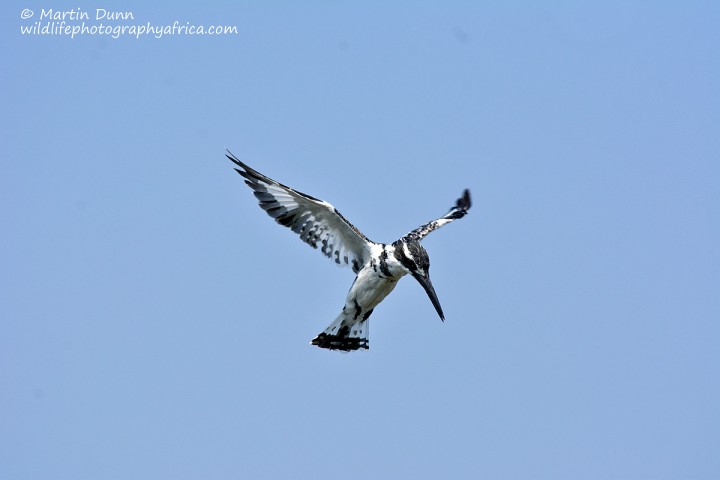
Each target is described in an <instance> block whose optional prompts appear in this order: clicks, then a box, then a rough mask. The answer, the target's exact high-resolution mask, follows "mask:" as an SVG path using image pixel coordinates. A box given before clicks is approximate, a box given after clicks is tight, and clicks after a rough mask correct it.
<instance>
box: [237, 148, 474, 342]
mask: <svg viewBox="0 0 720 480" xmlns="http://www.w3.org/2000/svg"><path fill="white" fill-rule="evenodd" d="M226 157H227V158H228V159H229V160H230V161H232V162H233V163H234V167H235V171H237V172H238V173H239V174H240V175H241V176H242V177H243V178H244V179H245V183H246V184H247V186H249V187H250V188H251V189H252V190H253V191H254V195H255V197H257V199H258V201H259V204H260V207H261V208H262V209H263V210H265V212H267V214H268V215H270V217H272V218H274V219H275V221H276V222H277V223H279V224H280V225H283V226H285V227H288V228H290V229H291V230H292V231H293V232H295V233H296V234H298V235H299V236H300V239H301V240H302V241H303V242H305V243H307V244H309V245H310V246H311V247H313V248H315V249H320V251H321V252H322V254H323V255H325V256H326V257H329V258H330V259H332V260H333V261H334V262H335V263H336V264H338V265H346V266H349V267H350V268H352V271H353V272H354V273H355V275H356V276H355V280H353V283H352V286H351V287H350V291H349V292H348V294H347V298H346V299H345V304H344V305H343V307H342V311H341V312H340V314H339V315H338V316H337V318H335V320H334V321H333V322H332V323H331V324H330V325H329V326H328V327H327V328H326V329H325V330H323V331H322V332H320V333H319V334H318V335H317V336H316V337H315V338H313V339H312V341H311V342H310V344H311V345H316V346H318V347H320V348H325V349H328V350H338V351H341V352H350V351H355V350H361V349H362V350H367V349H369V348H370V344H369V334H370V331H369V318H370V315H371V314H372V313H373V311H374V309H375V307H376V306H377V305H378V304H379V303H380V302H381V301H383V300H384V299H385V297H386V296H387V295H388V294H389V293H390V292H392V291H393V289H394V288H395V286H396V285H397V282H398V280H400V279H401V278H402V277H404V276H405V275H411V276H412V277H413V278H414V279H415V280H417V282H418V283H419V284H420V285H421V286H422V288H423V289H424V290H425V292H426V293H427V295H428V297H429V298H430V301H431V302H432V304H433V306H434V307H435V310H436V312H437V314H438V315H439V316H440V319H441V320H442V321H443V322H444V321H445V315H444V313H443V310H442V307H441V306H440V301H439V300H438V297H437V294H436V293H435V288H434V287H433V284H432V282H431V281H430V259H429V257H428V254H427V251H426V250H425V248H423V246H422V245H421V244H420V241H421V240H422V239H423V238H424V237H425V236H426V235H427V234H429V233H430V232H433V231H434V230H436V229H438V228H440V227H442V226H443V225H446V224H448V223H450V222H453V221H455V220H458V219H460V218H463V217H464V216H465V215H466V214H467V213H468V210H469V209H470V205H471V202H470V190H468V189H465V190H464V191H463V193H462V195H461V196H460V198H458V199H457V201H456V202H455V205H454V206H453V207H452V208H450V210H449V211H448V213H446V214H445V215H443V216H442V217H440V218H437V219H435V220H432V221H430V222H428V223H426V224H424V225H422V226H420V227H418V228H416V229H415V230H412V231H411V232H409V233H408V234H406V235H404V236H403V237H401V238H400V239H398V240H396V241H394V242H392V243H376V242H373V241H371V240H369V239H368V238H367V237H366V236H365V235H364V234H363V233H362V232H361V231H360V230H358V229H357V228H356V227H355V226H354V225H353V224H352V223H350V222H349V221H348V220H347V219H346V218H345V217H344V216H343V215H342V214H341V213H340V212H339V211H338V210H337V209H336V208H335V207H334V206H332V205H331V204H330V203H328V202H326V201H323V200H320V199H318V198H315V197H312V196H310V195H307V194H305V193H302V192H300V191H298V190H295V189H293V188H290V187H288V186H286V185H283V184H282V183H280V182H277V181H275V180H273V179H271V178H270V177H267V176H265V175H263V174H262V173H260V172H258V171H257V170H255V169H253V168H251V167H250V166H248V165H247V164H245V163H243V162H242V161H240V160H239V159H238V158H237V157H236V156H235V155H233V154H232V153H231V152H230V151H229V150H228V151H227V153H226Z"/></svg>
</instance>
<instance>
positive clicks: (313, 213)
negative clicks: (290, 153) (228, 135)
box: [226, 151, 373, 273]
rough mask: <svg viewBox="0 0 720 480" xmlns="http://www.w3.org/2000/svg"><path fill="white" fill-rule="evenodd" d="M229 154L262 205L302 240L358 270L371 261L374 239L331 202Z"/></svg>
mask: <svg viewBox="0 0 720 480" xmlns="http://www.w3.org/2000/svg"><path fill="white" fill-rule="evenodd" d="M226 156H227V157H228V159H230V160H231V161H232V162H233V163H235V165H237V167H239V168H236V169H235V171H237V172H238V173H239V174H240V175H242V176H243V178H245V183H246V184H247V185H248V186H249V187H250V188H252V189H253V190H254V192H253V193H254V194H255V197H257V199H258V203H259V205H260V208H262V209H263V210H265V211H266V212H267V214H268V215H270V216H271V217H272V218H274V219H275V221H276V222H277V223H279V224H280V225H283V226H286V227H288V228H290V229H291V230H292V231H293V232H295V233H297V234H298V235H299V236H300V240H302V241H303V242H305V243H307V244H308V245H310V246H311V247H313V248H320V251H321V252H322V253H323V255H325V256H326V257H328V258H331V259H332V260H333V261H334V262H335V263H337V264H339V265H349V266H350V267H351V268H352V269H353V271H354V272H355V273H357V272H358V271H360V269H361V268H362V266H363V265H364V264H365V262H366V261H368V260H369V258H370V247H371V245H372V244H373V242H372V241H370V240H368V238H367V237H366V236H365V235H363V234H362V232H360V230H358V229H357V228H355V226H354V225H353V224H351V223H350V222H348V221H347V219H345V217H343V216H342V215H341V214H340V212H338V211H337V209H336V208H335V207H333V206H332V205H331V204H329V203H328V202H325V201H323V200H320V199H317V198H315V197H312V196H310V195H307V194H305V193H302V192H299V191H297V190H294V189H292V188H290V187H288V186H286V185H283V184H282V183H279V182H276V181H275V180H273V179H271V178H269V177H266V176H265V175H263V174H262V173H260V172H258V171H257V170H254V169H252V168H250V167H249V166H247V165H246V164H244V163H243V162H241V161H240V160H238V158H237V157H236V156H235V155H233V154H232V153H230V152H229V151H228V152H227V154H226Z"/></svg>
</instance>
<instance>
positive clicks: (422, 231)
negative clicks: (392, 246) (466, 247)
mask: <svg viewBox="0 0 720 480" xmlns="http://www.w3.org/2000/svg"><path fill="white" fill-rule="evenodd" d="M470 205H471V203H470V190H468V189H465V191H464V192H463V194H462V197H460V198H458V199H457V201H456V202H455V206H454V207H452V208H451V209H450V211H449V212H448V213H446V214H445V215H443V216H442V217H440V218H438V219H437V220H433V221H432V222H428V223H426V224H425V225H423V226H421V227H418V228H416V229H415V230H413V231H412V232H410V233H408V234H407V235H405V236H406V237H414V238H415V239H417V240H422V238H423V237H424V236H425V235H427V234H428V233H430V232H432V231H433V230H437V229H438V228H440V227H442V226H443V225H445V224H448V223H450V222H452V221H453V220H457V219H458V218H462V217H464V216H465V215H466V214H467V213H468V210H470Z"/></svg>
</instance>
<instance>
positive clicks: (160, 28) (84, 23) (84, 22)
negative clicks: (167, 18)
mask: <svg viewBox="0 0 720 480" xmlns="http://www.w3.org/2000/svg"><path fill="white" fill-rule="evenodd" d="M20 19H21V20H22V21H24V23H23V24H21V25H20V34H21V35H28V36H36V35H37V36H45V35H48V36H53V35H56V36H67V37H70V38H75V37H78V36H85V35H90V36H93V35H103V36H109V37H111V38H120V37H123V36H129V37H135V38H141V37H154V38H163V37H164V36H172V35H176V36H177V35H237V33H238V29H237V26H234V25H196V24H193V23H192V22H189V21H186V22H181V21H179V20H174V21H172V22H171V23H167V24H156V23H153V22H139V21H137V20H136V15H135V13H134V12H132V11H127V10H126V11H120V10H109V9H106V8H96V9H92V10H83V9H80V8H73V9H70V10H58V9H53V8H42V9H40V10H39V11H37V10H35V11H33V10H30V9H29V8H26V9H24V10H23V11H22V12H20Z"/></svg>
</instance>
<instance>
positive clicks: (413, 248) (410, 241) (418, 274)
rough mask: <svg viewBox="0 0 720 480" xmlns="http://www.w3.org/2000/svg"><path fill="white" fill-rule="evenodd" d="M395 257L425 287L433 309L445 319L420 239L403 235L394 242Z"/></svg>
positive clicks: (428, 258)
mask: <svg viewBox="0 0 720 480" xmlns="http://www.w3.org/2000/svg"><path fill="white" fill-rule="evenodd" d="M394 247H395V258H397V259H398V261H399V262H400V263H401V264H402V266H403V267H405V268H406V269H407V270H408V271H409V272H410V275H412V276H413V278H415V280H417V281H418V283H419V284H420V285H421V286H422V287H423V289H425V293H427V295H428V297H430V301H431V302H432V304H433V306H434V307H435V310H436V311H437V313H438V315H439V316H440V320H442V321H445V315H444V314H443V311H442V307H441V306H440V301H439V300H438V298H437V294H436V293H435V288H433V285H432V282H431V281H430V257H428V254H427V251H425V248H423V246H422V245H421V244H420V241H419V240H418V239H416V238H413V237H403V238H402V239H400V240H398V241H397V242H395V244H394Z"/></svg>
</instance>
